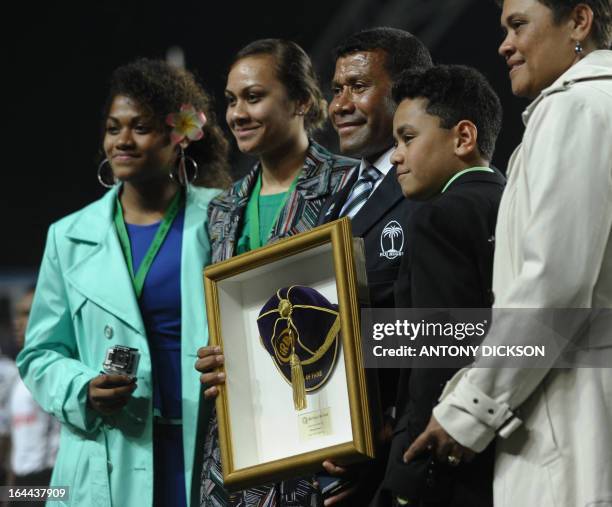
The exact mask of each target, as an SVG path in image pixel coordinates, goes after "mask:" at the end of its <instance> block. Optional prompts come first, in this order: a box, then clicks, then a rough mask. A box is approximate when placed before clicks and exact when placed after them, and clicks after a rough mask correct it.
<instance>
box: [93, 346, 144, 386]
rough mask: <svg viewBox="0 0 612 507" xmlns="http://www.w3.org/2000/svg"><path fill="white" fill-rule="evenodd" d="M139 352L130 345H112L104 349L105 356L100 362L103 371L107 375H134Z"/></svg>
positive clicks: (132, 376) (131, 376)
mask: <svg viewBox="0 0 612 507" xmlns="http://www.w3.org/2000/svg"><path fill="white" fill-rule="evenodd" d="M139 360H140V352H138V349H134V348H132V347H125V346H123V345H114V346H112V347H110V348H109V349H108V350H107V351H106V358H105V359H104V363H103V364H102V369H103V370H104V373H108V374H109V375H127V376H128V377H130V378H134V377H136V371H137V370H138V361H139Z"/></svg>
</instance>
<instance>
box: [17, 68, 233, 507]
mask: <svg viewBox="0 0 612 507" xmlns="http://www.w3.org/2000/svg"><path fill="white" fill-rule="evenodd" d="M104 120H105V126H104V134H103V141H104V142H103V144H104V153H105V155H106V158H105V160H104V161H103V162H102V163H101V164H100V167H99V170H98V178H99V180H100V182H101V183H102V184H104V185H105V186H110V187H112V189H111V190H110V191H109V192H108V193H107V194H106V195H105V196H104V197H102V198H101V199H100V200H98V201H96V202H94V203H93V204H90V205H89V206H87V207H85V208H84V209H82V210H80V211H77V212H76V213H73V214H72V215H70V216H68V217H65V218H64V219H62V220H60V221H59V222H57V223H55V224H53V225H52V226H51V227H50V229H49V233H48V238H47V245H46V249H45V254H44V258H43V262H42V266H41V270H40V276H39V282H38V286H37V288H36V295H35V297H34V303H33V307H32V312H31V317H30V322H29V327H28V331H27V334H26V343H25V347H24V349H23V351H22V352H21V353H20V354H19V357H18V359H17V362H18V366H19V370H20V373H21V376H22V377H23V379H24V381H25V383H26V385H27V386H28V388H29V389H30V390H31V391H32V394H33V395H34V398H35V399H36V401H37V402H38V403H39V404H40V405H41V406H42V407H43V408H44V409H45V410H46V411H48V412H51V413H52V414H53V415H55V416H56V417H57V418H58V419H59V420H60V421H61V423H62V433H61V441H60V450H59V454H58V457H57V462H56V465H55V469H54V472H53V477H52V480H51V484H52V485H53V486H69V487H70V498H69V499H68V500H66V501H65V503H64V504H65V505H73V506H85V505H87V506H105V507H110V506H121V507H123V506H132V505H133V506H139V507H140V506H151V505H160V506H161V505H163V506H164V507H166V506H180V507H183V506H187V505H189V503H190V496H191V483H192V475H193V472H194V466H195V464H194V457H195V454H194V449H196V448H199V446H198V447H197V446H196V439H197V438H198V431H197V428H198V416H199V414H200V413H202V414H203V415H204V416H205V415H206V413H207V411H208V410H209V409H210V407H208V406H206V405H205V404H204V402H202V403H201V396H200V395H201V392H200V384H199V377H198V373H197V372H196V371H195V370H194V368H193V366H194V363H195V361H196V354H195V351H196V350H197V349H198V347H200V346H203V345H206V344H207V342H208V332H207V325H206V315H205V308H204V294H203V286H202V269H203V268H204V266H206V265H207V264H208V263H209V262H210V248H209V242H208V237H207V235H206V228H205V225H204V221H205V217H206V209H207V206H208V202H209V201H210V199H211V198H212V197H213V196H214V195H216V194H217V193H218V191H217V190H215V189H214V188H198V187H196V185H202V186H204V187H218V186H222V185H224V184H226V183H227V182H228V180H229V177H228V176H227V162H226V158H227V142H226V141H225V139H224V138H223V135H222V133H221V130H220V129H219V127H218V126H217V125H216V124H215V122H214V117H213V112H212V109H211V107H210V100H209V98H208V96H207V95H206V94H205V93H204V91H203V90H202V88H201V87H200V86H199V85H198V84H197V83H196V81H195V79H194V78H193V76H192V75H191V74H190V73H189V72H187V71H184V70H179V69H176V68H173V67H170V66H169V65H167V64H165V63H164V62H158V61H151V60H139V61H137V62H134V63H132V64H129V65H126V66H123V67H120V68H118V69H117V70H116V71H115V72H114V74H113V78H112V82H111V90H110V94H109V98H108V102H107V106H106V109H105V117H104ZM198 170H199V171H198ZM114 345H123V346H127V347H132V348H135V349H138V351H139V353H140V363H139V366H138V371H137V374H136V377H135V378H134V379H132V378H129V377H128V376H126V375H114V374H113V375H111V374H101V373H100V372H101V369H102V363H103V361H104V359H105V355H106V351H107V349H108V348H109V347H111V346H114ZM200 417H202V415H200ZM203 420H206V419H203ZM196 482H197V481H196ZM196 486H198V484H196Z"/></svg>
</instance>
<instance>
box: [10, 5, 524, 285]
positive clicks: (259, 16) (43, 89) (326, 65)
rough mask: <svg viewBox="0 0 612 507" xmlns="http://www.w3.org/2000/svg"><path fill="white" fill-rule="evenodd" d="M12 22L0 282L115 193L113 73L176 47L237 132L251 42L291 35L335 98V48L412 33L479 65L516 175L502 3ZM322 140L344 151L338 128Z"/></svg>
mask: <svg viewBox="0 0 612 507" xmlns="http://www.w3.org/2000/svg"><path fill="white" fill-rule="evenodd" d="M4 21H5V23H4V24H5V25H8V26H7V29H10V36H9V37H8V39H9V40H7V41H6V42H5V43H4V44H3V46H4V48H5V49H8V52H7V54H8V59H7V60H5V64H8V65H6V66H5V69H4V70H5V71H4V73H3V74H4V78H3V81H4V84H5V92H4V104H5V107H6V109H5V113H8V115H3V116H4V118H5V121H4V127H5V129H4V131H5V135H4V139H5V144H4V152H5V153H8V159H5V160H4V164H3V166H4V167H3V171H4V178H3V179H2V184H1V188H2V217H3V221H2V222H3V223H2V226H3V229H4V235H3V238H4V240H3V242H2V243H3V245H2V248H1V249H0V252H1V253H0V276H3V275H4V276H6V275H10V274H11V273H20V272H24V271H25V272H28V271H31V270H35V269H37V266H38V264H39V262H40V258H41V255H42V250H43V246H44V239H45V234H46V230H47V227H48V226H49V224H50V223H52V222H53V221H55V220H57V219H58V218H60V217H62V216H64V215H66V214H68V213H70V212H72V211H75V210H77V209H79V208H81V207H82V206H84V205H85V204H87V203H89V202H91V201H93V200H94V199H97V198H98V197H100V196H101V195H102V194H103V191H104V189H103V188H102V187H100V186H99V184H98V182H97V180H96V160H97V156H98V153H99V146H100V144H99V134H100V121H101V119H100V110H101V107H102V103H103V101H104V99H105V92H106V86H107V79H108V76H109V75H110V73H111V71H112V70H113V69H114V68H115V67H117V66H118V65H121V64H123V63H126V62H128V61H130V60H132V59H134V58H136V57H140V56H147V57H160V58H164V57H165V55H166V51H167V49H168V48H169V47H172V46H180V47H181V48H182V49H183V51H184V53H185V57H186V66H187V67H188V68H189V69H190V70H194V71H196V73H197V74H198V75H199V77H200V79H201V81H202V82H203V84H204V85H205V88H206V89H207V90H208V91H209V92H210V93H211V94H212V95H214V97H215V98H216V105H217V114H218V119H219V122H220V123H221V124H222V125H223V127H224V129H225V131H226V133H227V134H228V135H229V131H228V130H227V127H226V125H225V121H224V113H223V110H224V103H223V88H224V84H225V73H226V70H227V69H226V66H227V63H228V62H229V61H230V59H231V57H232V55H233V54H234V53H235V52H236V51H237V50H239V49H240V48H241V47H242V46H244V45H245V44H247V43H248V42H250V41H252V40H255V39H258V38H263V37H283V38H289V39H292V40H294V41H296V42H297V43H299V44H300V45H301V46H302V47H303V48H304V49H305V50H306V51H307V52H308V53H309V54H310V55H311V56H312V58H313V61H314V64H315V68H316V69H317V71H318V73H319V76H320V78H321V83H322V88H323V90H324V92H325V93H326V95H327V96H328V98H329V81H330V78H331V75H332V71H333V62H332V60H331V58H330V51H331V49H332V47H333V46H334V45H335V44H337V43H338V42H339V41H340V40H341V39H343V38H344V37H345V36H346V35H348V34H350V33H352V32H354V31H357V30H359V29H362V28H366V27H371V26H376V25H381V24H384V25H388V26H395V27H397V28H404V29H408V30H409V31H411V32H413V33H414V34H415V35H417V36H419V37H420V38H421V39H422V40H423V41H424V42H425V43H426V44H427V46H428V47H429V48H430V50H431V52H432V54H433V57H434V61H435V62H437V63H461V64H465V65H471V66H474V67H476V68H478V69H479V70H480V71H481V72H483V73H484V74H485V75H486V76H487V77H488V79H489V80H490V81H491V83H492V85H493V87H494V89H495V90H496V91H497V92H498V94H499V95H500V98H501V99H502V103H503V106H504V126H503V130H502V133H501V135H500V138H499V141H498V145H497V151H496V155H495V157H494V163H495V165H497V166H498V167H499V168H501V169H502V170H505V167H506V164H507V161H508V158H509V156H510V154H511V152H512V150H513V149H514V148H515V147H516V145H517V144H518V143H519V141H520V137H521V135H522V130H523V129H522V124H521V121H520V113H521V111H522V109H523V108H524V106H525V102H524V101H519V100H518V99H515V98H513V97H512V96H511V94H510V88H509V82H508V76H507V71H506V67H505V64H504V62H503V61H502V59H501V58H500V57H499V56H498V55H497V46H498V44H499V42H500V41H501V31H500V29H499V10H498V8H497V7H496V6H495V4H494V2H493V1H492V0H472V1H460V0H449V1H446V0H416V1H408V0H386V1H385V0H383V1H372V0H350V1H335V0H311V1H310V2H307V3H306V2H295V1H293V2H292V1H285V2H238V1H222V2H209V1H198V2H195V1H175V2H157V1H150V0H149V1H143V0H139V1H131V2H121V3H120V2H109V1H105V2H80V3H78V4H77V3H70V4H68V3H66V4H63V3H59V2H55V3H46V4H43V5H36V6H34V5H32V4H30V3H26V2H22V4H18V5H16V6H14V13H13V14H12V15H11V16H10V17H8V16H7V17H6V18H5V19H4ZM5 33H9V32H8V30H7V32H5ZM4 37H7V36H6V35H5V36H4ZM6 85H8V87H7V86H6ZM7 88H8V89H7ZM315 137H317V138H318V139H319V140H322V141H323V143H324V144H326V145H327V146H328V147H330V148H331V149H332V151H334V150H337V144H336V140H335V135H334V134H333V132H332V131H331V130H330V129H328V130H326V131H323V132H322V133H321V134H320V135H318V136H315ZM232 146H233V155H232V161H233V166H234V172H235V174H234V175H235V176H236V177H237V176H239V175H241V174H242V173H243V172H244V170H245V169H246V167H247V164H248V163H250V161H245V160H244V158H243V157H241V156H239V155H238V154H237V153H236V149H235V144H234V142H233V140H232Z"/></svg>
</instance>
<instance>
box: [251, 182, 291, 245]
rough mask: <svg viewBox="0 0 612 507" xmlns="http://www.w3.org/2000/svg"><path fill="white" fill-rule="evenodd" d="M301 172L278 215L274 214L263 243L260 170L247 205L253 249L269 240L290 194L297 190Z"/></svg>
mask: <svg viewBox="0 0 612 507" xmlns="http://www.w3.org/2000/svg"><path fill="white" fill-rule="evenodd" d="M300 174H302V171H300V172H299V173H298V174H297V176H296V177H295V179H294V180H293V182H292V183H291V186H290V187H289V190H287V195H286V196H285V198H284V199H283V202H282V203H281V204H280V206H279V207H278V210H277V211H276V215H275V216H274V220H272V223H271V224H270V230H269V231H267V233H266V236H265V243H262V241H261V237H260V235H259V194H260V192H261V171H260V172H259V175H258V176H257V181H256V182H255V186H254V187H253V191H252V192H251V198H250V199H249V204H248V205H247V211H246V212H247V222H248V224H249V246H250V249H251V250H255V249H256V248H259V247H260V246H263V245H265V244H266V243H267V242H268V239H270V234H272V229H273V228H274V226H275V225H276V222H278V218H279V217H280V214H281V211H282V210H283V208H284V207H285V204H287V199H289V196H290V195H291V194H292V193H293V191H294V190H295V187H296V185H297V182H298V178H299V177H300Z"/></svg>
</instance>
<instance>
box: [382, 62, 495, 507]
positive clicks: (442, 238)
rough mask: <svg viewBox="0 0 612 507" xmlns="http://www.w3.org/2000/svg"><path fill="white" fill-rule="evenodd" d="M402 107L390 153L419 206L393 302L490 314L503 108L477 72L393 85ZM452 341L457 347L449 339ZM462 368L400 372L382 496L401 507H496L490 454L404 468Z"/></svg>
mask: <svg viewBox="0 0 612 507" xmlns="http://www.w3.org/2000/svg"><path fill="white" fill-rule="evenodd" d="M393 94H394V99H395V100H396V102H397V103H398V104H399V106H398V108H397V111H396V113H395V117H394V122H393V132H394V137H395V140H396V149H395V151H394V152H393V154H392V156H391V160H392V162H393V163H394V164H395V165H396V167H397V175H398V181H399V184H400V185H401V188H402V192H403V194H404V195H405V196H406V197H408V198H411V199H415V200H420V201H423V203H422V204H421V206H419V208H418V209H417V210H416V211H415V212H414V213H413V214H412V215H411V216H410V219H409V221H408V224H407V232H406V234H407V236H408V237H409V238H410V241H409V242H408V244H407V246H406V250H405V254H404V256H403V257H402V262H401V266H400V270H399V276H398V281H397V284H396V287H395V302H396V305H397V306H398V307H406V308H407V307H412V308H468V307H472V308H487V307H490V306H491V304H492V302H493V301H492V293H491V285H492V272H493V246H494V245H493V239H494V231H495V223H496V220H497V209H498V206H499V201H500V199H501V194H502V191H503V187H504V183H505V180H504V178H503V177H502V176H501V175H500V174H499V173H497V172H496V171H494V170H492V169H490V168H489V163H490V160H491V157H492V154H493V149H494V146H495V140H496V138H497V135H498V133H499V130H500V127H501V106H500V103H499V99H498V98H497V96H496V95H495V92H494V91H493V90H492V88H491V87H490V85H489V84H488V83H487V81H486V80H485V78H484V77H483V76H482V75H481V74H479V73H478V72H477V71H475V70H474V69H470V68H468V67H462V66H438V67H433V68H430V69H428V70H424V71H407V72H405V73H403V74H402V75H401V77H400V79H399V80H398V81H397V82H396V83H395V86H394V89H393ZM447 341H448V344H453V343H455V344H456V341H455V340H454V339H453V337H449V338H448V339H447ZM455 371H456V370H455V369H452V368H444V369H442V368H424V367H422V366H420V365H419V359H418V358H415V359H414V360H413V364H412V368H410V369H404V370H402V371H401V376H400V381H399V386H398V401H397V409H398V414H399V421H398V424H397V425H396V427H395V430H394V438H393V443H392V449H391V456H390V460H389V465H388V469H387V474H386V479H385V483H384V488H383V489H384V490H385V491H387V492H388V496H389V497H391V499H392V500H393V501H395V502H397V503H398V504H399V505H418V506H425V505H426V506H434V505H435V506H440V507H441V506H463V505H469V506H477V507H479V506H482V507H485V506H490V505H492V504H493V498H492V482H493V474H492V472H493V449H488V450H487V451H485V452H484V453H482V454H481V455H479V456H478V457H477V458H476V459H474V461H472V462H471V463H467V462H466V461H468V460H470V459H471V458H472V456H466V455H460V454H459V455H454V454H453V453H452V452H451V454H450V457H449V458H448V460H447V462H444V463H437V462H436V461H435V459H434V457H433V456H424V457H422V458H421V459H418V460H414V461H412V462H411V463H408V464H405V463H404V462H403V460H402V457H403V454H404V452H405V450H406V449H407V448H408V447H409V446H410V444H411V443H412V441H413V440H414V438H416V437H417V436H418V435H419V434H420V433H421V432H422V431H423V429H424V428H425V427H426V425H427V422H428V421H429V418H430V417H431V411H432V408H433V406H434V405H435V403H436V402H437V399H438V397H439V396H440V394H441V392H442V388H443V386H444V384H445V383H446V381H447V380H449V379H450V377H451V376H452V375H453V374H454V372H455Z"/></svg>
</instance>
